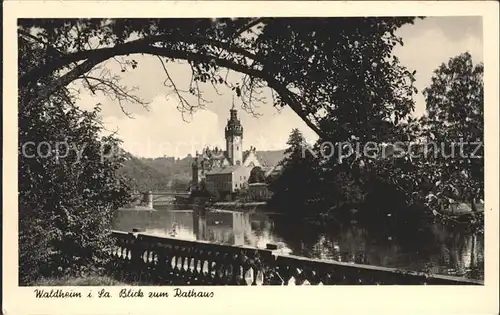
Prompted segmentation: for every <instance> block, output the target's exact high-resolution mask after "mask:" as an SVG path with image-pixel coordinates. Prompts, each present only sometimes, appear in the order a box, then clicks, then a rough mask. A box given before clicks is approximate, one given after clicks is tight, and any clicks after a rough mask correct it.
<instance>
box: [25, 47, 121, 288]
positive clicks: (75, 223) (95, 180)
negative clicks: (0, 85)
mask: <svg viewBox="0 0 500 315" xmlns="http://www.w3.org/2000/svg"><path fill="white" fill-rule="evenodd" d="M20 56H21V58H19V59H20V65H19V70H20V72H21V73H23V72H25V71H26V69H29V68H30V67H31V66H32V64H33V63H38V62H42V59H39V58H37V57H38V56H39V50H38V49H37V48H36V47H34V46H31V45H28V44H27V43H26V42H21V43H20ZM44 83H45V82H41V81H39V84H40V85H42V86H43V84H44ZM19 91H20V94H19V102H20V109H21V110H20V111H19V155H18V156H19V248H20V250H19V253H20V254H19V269H20V273H19V276H20V283H21V284H29V283H31V282H33V281H35V280H36V279H37V278H38V277H41V276H42V277H51V276H59V275H62V274H65V273H67V272H71V273H80V272H92V271H96V270H98V268H99V266H100V265H101V264H102V263H104V262H105V261H106V255H105V253H106V250H109V249H110V246H111V245H112V243H111V239H110V238H109V234H108V233H109V228H110V221H111V219H112V217H113V210H114V209H116V208H117V207H119V206H121V205H123V204H124V203H126V202H127V199H128V197H129V193H128V186H127V185H126V180H125V179H124V178H121V177H119V176H117V175H116V170H117V169H118V168H119V167H120V166H121V164H122V162H123V157H122V155H121V154H120V152H119V151H118V150H117V148H118V146H119V141H118V140H117V139H115V138H113V137H103V138H99V137H98V136H97V135H98V134H99V131H100V130H101V125H99V124H98V122H99V111H100V107H99V106H97V107H96V108H95V110H94V111H90V112H88V111H81V110H80V109H78V108H77V107H75V106H74V105H73V103H72V98H71V96H70V95H69V93H68V91H67V90H65V89H61V90H59V91H57V93H54V94H53V95H51V96H50V97H49V98H48V99H47V100H46V101H44V102H43V103H40V104H37V106H33V107H29V108H28V107H24V106H22V104H25V102H28V101H29V97H30V95H29V93H27V94H25V93H23V92H24V91H25V90H23V89H20V90H19Z"/></svg>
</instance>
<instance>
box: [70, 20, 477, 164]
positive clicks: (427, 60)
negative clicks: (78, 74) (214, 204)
mask: <svg viewBox="0 0 500 315" xmlns="http://www.w3.org/2000/svg"><path fill="white" fill-rule="evenodd" d="M397 34H398V35H399V36H401V37H402V38H403V42H404V46H398V47H396V48H395V50H394V54H395V55H396V56H397V57H398V58H399V59H400V62H401V63H402V64H403V65H405V66H406V67H408V68H409V69H414V70H416V71H417V72H416V75H415V78H416V82H415V86H416V87H417V89H418V90H419V93H418V95H416V96H415V103H416V109H415V113H414V114H415V115H422V114H423V113H424V111H425V101H424V96H423V95H422V90H423V89H424V88H425V87H426V86H428V85H429V84H430V82H431V77H432V73H433V71H434V70H435V69H436V68H437V67H438V66H439V65H440V64H441V63H443V62H446V61H447V60H448V59H450V58H451V57H454V56H457V55H459V54H461V53H464V52H466V51H467V52H469V53H470V54H471V55H472V58H473V60H474V62H475V63H477V62H482V61H483V48H482V47H483V40H482V21H481V17H427V18H426V19H423V20H417V21H416V22H415V24H413V25H406V26H403V27H402V28H400V29H399V30H398V32H397ZM133 58H134V59H135V60H136V61H137V62H138V67H137V68H136V69H134V70H133V71H130V72H125V73H121V72H120V68H119V65H118V63H117V62H115V61H113V60H111V61H108V62H107V63H106V64H105V66H106V67H107V68H109V69H110V70H111V71H112V72H113V73H114V74H115V73H116V74H117V75H120V77H121V83H122V84H124V85H126V86H130V87H132V86H133V87H136V88H137V91H136V92H135V94H136V95H138V96H140V97H141V98H142V99H144V100H146V101H148V102H149V104H148V108H147V109H145V108H143V107H142V106H141V105H137V104H124V105H123V106H124V108H125V110H126V111H127V112H129V113H132V116H133V118H129V117H128V116H127V115H125V114H124V113H123V112H122V110H121V109H120V106H119V104H118V103H117V102H116V101H115V100H112V99H109V98H107V97H105V96H102V95H100V94H97V95H92V94H90V93H86V92H85V91H83V90H82V93H81V94H80V98H79V100H78V101H77V104H78V105H79V106H80V107H82V108H84V109H90V108H92V107H93V106H94V105H95V104H97V103H101V104H102V112H101V114H102V117H103V122H104V125H105V127H106V129H107V131H105V133H109V132H112V131H113V132H114V131H116V135H117V136H118V138H120V139H121V140H122V141H123V148H124V149H125V150H127V151H129V152H130V153H132V154H134V155H136V156H141V157H152V158H154V157H161V156H174V157H179V158H183V157H185V156H186V155H188V154H192V155H193V154H195V152H196V151H201V149H202V148H204V147H207V146H210V147H213V146H218V147H221V148H224V147H225V140H224V126H225V124H226V122H227V119H228V117H229V109H230V108H231V106H232V103H233V93H231V91H230V90H229V89H223V88H219V90H218V93H217V92H216V91H215V90H214V89H213V88H211V87H207V88H204V89H203V93H204V94H203V98H204V99H205V100H207V101H209V102H210V103H209V104H208V105H207V106H206V107H205V108H204V109H202V110H197V111H196V112H194V113H193V114H192V115H190V114H184V115H183V114H182V113H181V112H180V111H179V110H178V109H177V106H178V101H177V99H176V98H175V97H174V95H172V89H171V88H169V87H167V86H165V85H164V84H163V83H164V80H165V78H166V76H165V72H164V71H163V68H162V65H161V63H160V61H159V60H158V59H157V57H152V56H147V55H135V56H133ZM167 67H168V71H169V74H170V76H171V77H172V78H173V80H174V81H175V83H176V86H177V87H178V88H179V89H185V88H186V87H187V86H188V85H189V80H190V78H191V70H190V69H189V67H188V66H187V64H185V63H182V62H181V63H180V64H174V63H171V64H168V65H167ZM232 78H233V79H238V78H239V75H238V74H237V73H233V74H232ZM75 84H79V83H75ZM219 94H220V95H219ZM188 100H189V101H190V102H192V104H196V100H195V99H194V98H190V99H188ZM234 105H235V108H236V109H238V116H239V118H240V120H241V123H242V125H243V128H244V135H243V147H244V149H248V148H249V147H250V146H253V147H256V148H257V150H279V149H284V148H286V142H287V140H288V136H289V134H290V132H291V130H292V129H293V128H298V129H299V130H300V131H301V132H302V133H303V134H304V136H305V138H306V140H307V141H308V142H310V143H312V142H314V141H315V140H316V139H317V135H316V134H315V133H314V132H313V131H312V130H311V129H309V127H307V126H306V124H305V123H304V122H303V121H302V120H301V119H300V118H299V117H298V116H297V115H296V114H295V112H293V111H292V110H291V109H290V108H288V107H285V108H283V109H281V110H279V111H278V110H277V109H276V108H274V107H273V106H272V104H271V102H270V99H269V103H268V104H259V107H258V108H256V109H255V112H256V113H258V116H257V117H256V116H255V115H253V114H251V113H247V112H245V111H244V110H242V109H241V103H238V98H235V99H234Z"/></svg>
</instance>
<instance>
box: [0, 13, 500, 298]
mask: <svg viewBox="0 0 500 315" xmlns="http://www.w3.org/2000/svg"><path fill="white" fill-rule="evenodd" d="M219 5H224V4H219ZM201 13H203V12H201ZM133 14H134V12H130V17H127V18H125V17H109V18H105V16H106V11H105V10H103V11H102V14H101V16H102V17H101V18H96V17H85V16H82V17H78V18H76V17H75V16H78V13H72V15H71V18H70V17H64V18H63V17H58V18H47V17H37V18H28V17H22V18H18V19H17V78H18V79H17V86H18V90H17V100H18V104H17V131H18V134H17V143H16V144H17V183H13V182H12V180H11V181H10V183H9V185H14V184H15V185H17V191H18V194H17V205H18V209H17V217H16V218H17V224H18V226H17V229H18V230H17V231H18V232H17V236H16V237H17V239H16V240H15V239H14V238H11V242H13V243H14V242H16V241H17V244H18V245H17V246H18V257H17V258H16V259H17V270H16V271H15V272H17V281H18V285H19V286H20V287H25V288H32V290H31V291H32V292H33V294H32V295H33V297H34V298H37V299H41V300H43V299H46V298H64V299H66V298H73V297H78V298H80V297H81V298H82V299H85V295H87V293H86V291H78V290H77V289H74V290H73V289H72V290H65V289H64V288H66V287H77V288H79V287H80V288H81V287H99V288H106V287H120V288H123V290H120V293H119V296H117V294H114V295H113V297H130V298H133V297H142V294H143V293H142V291H141V290H144V288H149V287H151V288H152V287H163V286H167V287H170V289H168V290H169V291H168V293H162V292H161V291H158V292H154V293H152V294H153V295H154V294H157V295H158V296H155V297H156V298H157V299H158V298H163V297H165V298H166V297H185V298H213V297H214V292H213V291H212V290H211V289H210V287H213V286H269V285H271V286H307V285H311V286H318V285H323V286H345V285H348V286H352V285H355V286H367V285H368V286H373V285H404V286H409V285H419V286H422V285H431V286H432V285H446V286H450V285H451V286H470V287H484V285H485V279H486V277H485V274H486V272H485V270H487V268H486V267H485V264H486V260H487V259H486V258H485V244H486V243H487V242H486V239H485V230H486V227H485V226H486V225H485V221H486V220H485V216H488V215H489V214H487V212H488V211H495V212H498V209H491V210H488V209H489V208H491V207H492V205H494V203H492V204H489V203H488V201H487V200H486V199H487V198H486V196H487V197H488V198H492V197H493V198H497V197H498V187H497V188H495V189H496V191H497V194H496V196H492V195H491V191H490V194H488V193H485V190H486V189H485V176H486V177H487V176H488V172H490V174H489V175H491V170H493V169H492V168H487V167H485V154H486V153H487V152H489V153H488V154H492V152H493V150H496V151H495V152H496V153H494V152H493V154H498V143H496V144H494V145H493V146H496V148H493V147H488V146H487V145H485V134H486V133H485V128H486V130H488V132H492V131H495V130H496V132H498V125H496V127H495V126H493V127H491V125H490V127H489V128H490V129H488V128H487V127H485V119H487V118H488V117H485V116H487V115H485V112H486V109H485V108H486V105H485V104H486V103H485V49H486V48H485V41H486V40H485V37H484V32H485V24H484V18H483V17H482V16H480V15H468V16H465V15H448V16H442V15H441V16H439V15H432V14H429V15H419V14H415V15H404V16H403V15H393V16H391V15H386V16H379V15H366V14H359V16H352V14H349V15H345V16H337V15H338V14H332V16H331V17H328V14H327V13H325V14H324V15H325V16H323V17H319V16H310V17H308V16H300V17H299V16H293V15H290V16H280V15H278V16H275V17H272V16H269V14H262V16H261V17H259V16H254V17H248V16H244V15H235V16H221V17H211V16H208V15H207V16H206V17H165V18H158V17H153V16H152V15H151V16H152V17H144V16H141V17H134V16H133ZM198 14H200V12H198ZM68 16H69V15H68ZM497 70H498V69H497ZM486 71H489V70H486ZM496 75H498V71H497V73H496ZM13 84H14V83H13ZM490 105H491V104H490ZM497 105H498V104H497ZM497 107H498V106H497ZM497 113H498V112H497ZM497 118H498V117H496V118H495V119H497ZM4 121H5V119H4ZM495 128H496V129H495ZM496 134H497V136H498V133H496ZM487 159H488V160H489V159H490V157H488V158H487ZM9 167H10V168H11V169H13V168H15V166H14V165H10V166H9ZM5 168H6V166H5V164H4V170H5ZM485 169H486V171H485ZM497 170H498V169H497ZM497 175H498V174H497ZM497 175H495V176H497ZM5 182H6V181H5V177H4V184H5ZM490 189H491V187H490ZM495 189H494V190H495ZM10 210H13V209H10ZM4 211H5V209H4ZM4 224H5V223H4ZM496 233H497V235H498V231H497V232H496ZM4 244H5V242H4ZM4 246H5V245H4ZM488 250H489V249H488ZM495 250H496V251H498V246H497V248H496V249H495ZM497 253H498V252H497ZM489 277H490V276H489ZM31 291H30V292H31ZM78 292H85V293H78ZM165 292H167V291H165ZM217 292H218V291H217ZM272 292H277V291H272ZM92 294H98V293H97V292H95V293H92ZM105 294H106V292H105V289H102V292H100V293H99V298H101V297H106V296H105ZM107 294H109V292H108V293H107ZM149 294H150V297H151V293H149ZM89 295H90V293H89ZM101 295H104V296H101ZM163 295H164V296H163ZM110 297H111V296H110ZM457 299H461V297H459V296H457ZM82 301H83V300H82Z"/></svg>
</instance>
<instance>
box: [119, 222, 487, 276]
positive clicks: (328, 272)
mask: <svg viewBox="0 0 500 315" xmlns="http://www.w3.org/2000/svg"><path fill="white" fill-rule="evenodd" d="M112 237H113V238H114V239H115V240H116V246H115V248H114V249H113V250H112V251H111V256H112V263H111V264H110V268H109V270H110V273H112V275H114V276H116V277H119V278H121V279H125V280H129V281H134V282H136V283H143V284H154V285H333V284H348V285H353V284H366V285H375V284H410V285H413V284H429V285H431V284H438V285H450V284H458V285H482V284H483V282H482V281H479V280H469V279H464V278H458V277H451V276H442V275H427V274H424V273H419V272H413V271H402V270H398V269H393V268H385V267H377V266H369V265H359V264H352V263H342V262H335V261H324V260H319V259H309V258H304V257H298V256H292V255H275V254H274V252H273V251H272V250H266V249H256V248H252V247H245V246H229V245H220V244H213V243H208V242H202V241H187V240H180V239H175V238H167V237H157V236H151V235H145V234H140V233H126V232H118V231H113V233H112Z"/></svg>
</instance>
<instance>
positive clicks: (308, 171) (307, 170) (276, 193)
mask: <svg viewBox="0 0 500 315" xmlns="http://www.w3.org/2000/svg"><path fill="white" fill-rule="evenodd" d="M287 144H288V145H289V147H288V148H287V149H286V150H285V154H286V158H284V159H283V160H282V161H281V162H280V163H279V165H280V166H281V167H282V170H281V173H280V175H279V176H277V177H275V178H273V179H272V180H270V183H269V188H270V189H271V191H272V192H273V196H272V199H271V203H273V204H276V205H279V206H280V207H281V208H284V209H285V210H286V211H288V212H289V213H294V212H295V210H297V209H299V208H300V206H301V205H306V204H307V203H308V202H309V200H310V199H312V198H314V197H315V196H316V194H317V187H318V181H317V177H316V174H317V173H316V169H315V166H316V160H315V159H314V157H313V156H312V155H311V154H310V153H308V152H307V151H305V150H304V147H305V145H307V143H306V142H305V139H304V136H303V135H302V133H301V132H300V131H299V130H298V129H293V130H292V132H291V134H290V137H289V139H288V142H287Z"/></svg>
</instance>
